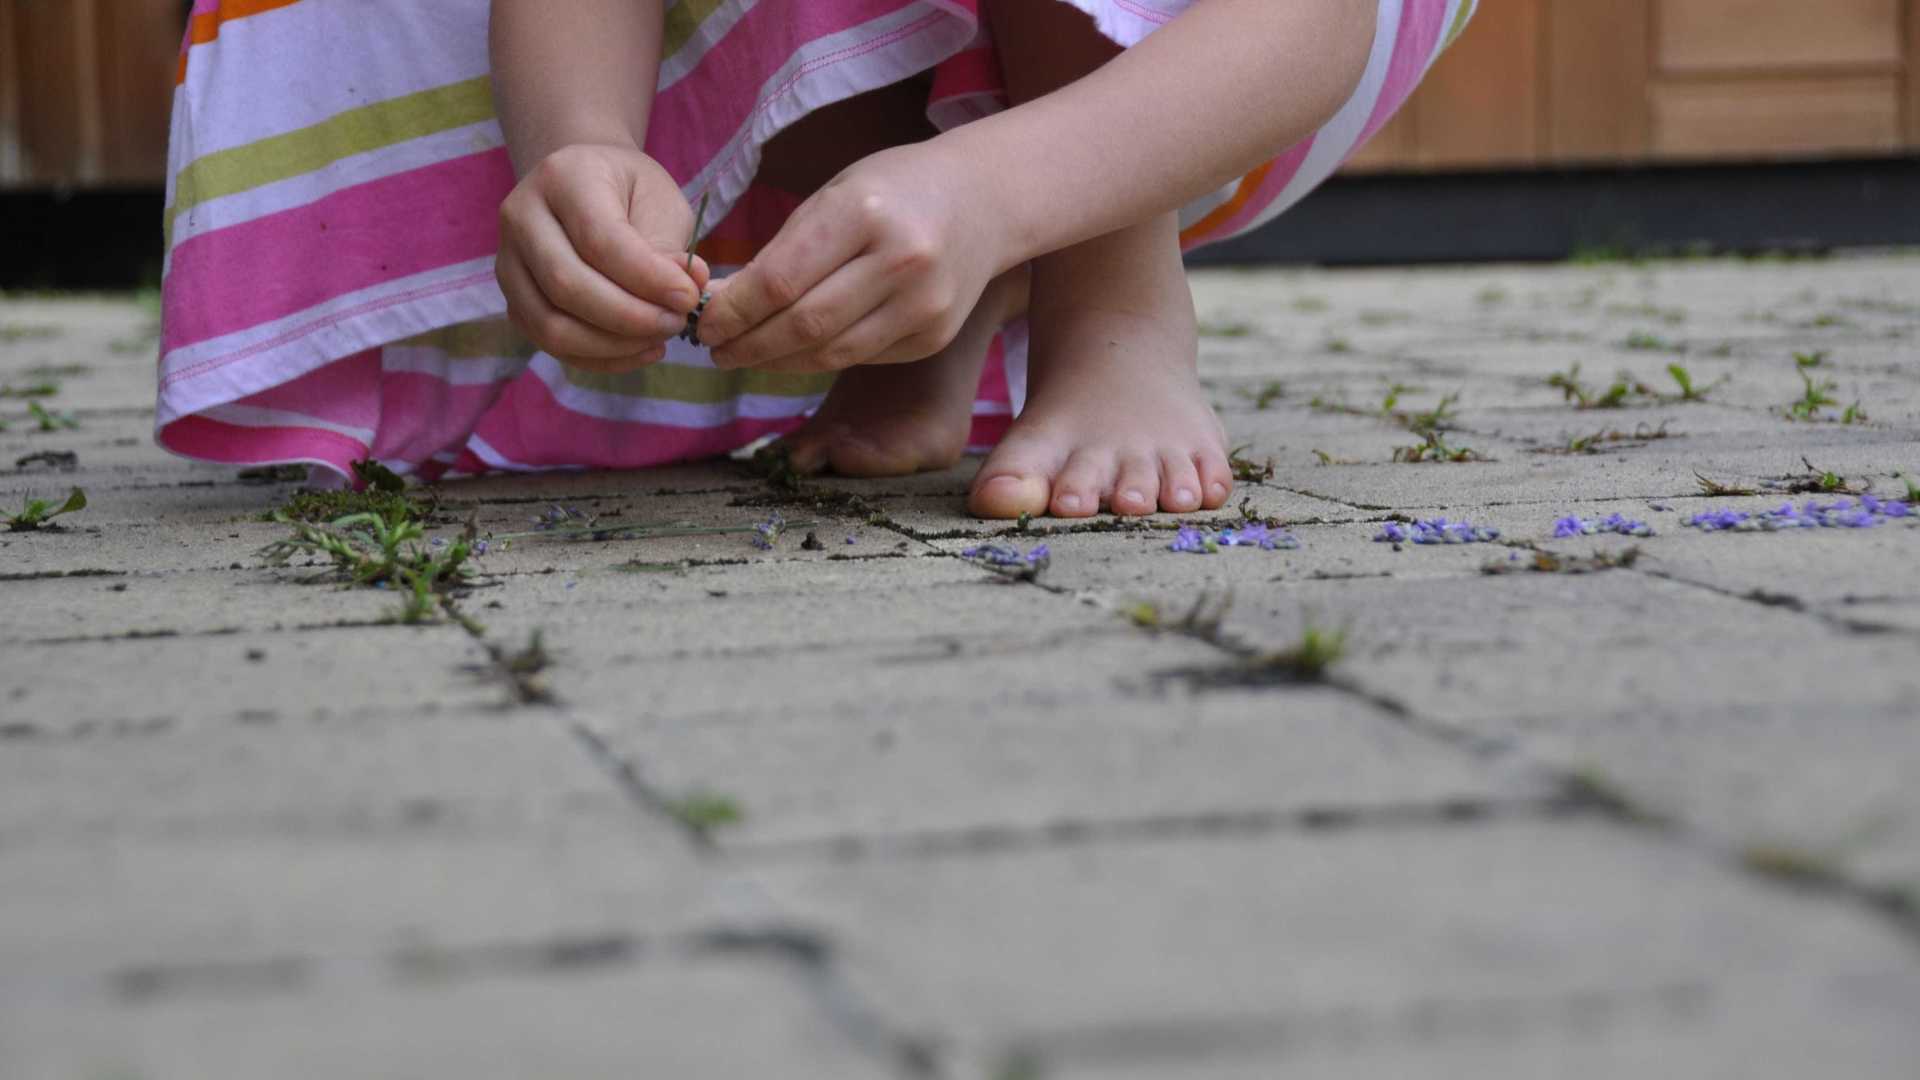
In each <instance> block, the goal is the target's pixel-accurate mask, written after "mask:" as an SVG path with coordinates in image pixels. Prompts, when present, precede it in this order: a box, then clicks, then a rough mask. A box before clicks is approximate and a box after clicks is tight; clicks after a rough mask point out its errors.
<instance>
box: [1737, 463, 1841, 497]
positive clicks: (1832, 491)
mask: <svg viewBox="0 0 1920 1080" xmlns="http://www.w3.org/2000/svg"><path fill="white" fill-rule="evenodd" d="M1800 464H1802V465H1805V466H1806V467H1807V471H1806V472H1804V473H1799V474H1794V473H1789V474H1787V475H1786V476H1782V477H1779V478H1777V479H1773V480H1765V481H1762V482H1761V485H1760V486H1761V487H1763V488H1766V489H1767V490H1768V491H1782V492H1785V493H1787V494H1789V495H1857V494H1859V492H1858V491H1856V490H1855V489H1854V487H1853V485H1851V484H1849V483H1847V478H1846V477H1844V476H1841V475H1840V474H1839V473H1837V472H1834V471H1833V470H1832V469H1822V468H1820V467H1819V466H1818V465H1815V464H1814V463H1813V462H1811V461H1809V460H1807V459H1806V458H1804V457H1803V458H1801V459H1800Z"/></svg>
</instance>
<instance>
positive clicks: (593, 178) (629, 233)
mask: <svg viewBox="0 0 1920 1080" xmlns="http://www.w3.org/2000/svg"><path fill="white" fill-rule="evenodd" d="M693 227H694V222H693V209H692V207H690V206H688V205H687V200H686V197H685V196H683V195H682V194H681V193H680V188H679V185H677V184H675V183H674V182H673V178H672V177H671V176H669V175H668V174H667V171H666V170H665V169H663V168H661V167H660V165H659V164H658V163H657V162H655V161H654V160H653V159H652V158H650V157H648V156H647V155H645V154H643V153H641V152H640V151H638V150H634V149H632V148H631V147H619V146H600V145H575V146H568V147H565V148H563V149H561V150H557V151H555V152H554V153H552V154H550V155H548V156H547V158H546V159H545V160H543V161H541V162H540V164H539V165H538V166H537V167H535V168H534V169H533V170H532V171H531V172H529V173H528V174H527V176H526V179H524V180H522V181H521V182H520V184H519V186H518V187H516V188H514V190H513V193H512V194H511V195H508V196H507V198H506V201H505V202H503V203H502V204H501V206H500V257H499V260H498V262H497V264H496V267H495V272H496V274H497V276H498V277H499V279H500V289H501V291H502V292H504V293H505V294H506V296H507V316H508V317H509V318H510V319H512V320H513V324H514V326H516V327H518V328H519V330H520V332H521V333H523V334H525V335H526V336H527V337H529V338H531V339H532V340H533V343H534V344H535V345H537V346H539V347H540V348H541V349H542V350H544V351H546V352H547V353H550V354H551V355H552V356H553V357H554V358H555V359H557V360H559V361H561V362H562V363H564V364H568V365H570V366H573V367H579V368H584V369H586V370H589V371H598V372H620V371H631V370H633V369H635V368H639V367H644V366H646V365H647V364H651V363H654V362H656V361H658V360H660V359H661V358H662V357H663V356H665V355H666V343H667V342H668V341H670V340H672V338H673V337H674V336H675V335H677V334H679V333H680V331H681V330H682V329H683V328H684V327H685V326H686V321H687V315H688V314H689V313H691V312H692V311H693V309H694V308H695V307H696V306H697V305H698V304H699V302H700V294H701V292H702V291H703V290H705V289H706V287H707V278H708V270H707V264H706V263H705V262H704V261H702V260H701V259H700V258H699V257H697V256H696V257H694V258H693V259H692V260H691V265H689V260H688V259H687V256H686V244H687V237H688V236H689V235H691V233H692V231H693Z"/></svg>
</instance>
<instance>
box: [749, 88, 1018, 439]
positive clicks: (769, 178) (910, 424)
mask: <svg viewBox="0 0 1920 1080" xmlns="http://www.w3.org/2000/svg"><path fill="white" fill-rule="evenodd" d="M927 91H928V87H927V84H926V81H925V80H923V79H909V80H907V81H905V82H901V83H896V84H894V85H893V86H889V87H885V88H883V89H880V90H876V91H873V92H871V93H868V94H862V95H861V96H859V97H856V98H852V99H849V100H847V101H844V102H840V103H838V104H836V105H831V106H828V107H827V108H825V109H822V110H820V111H818V112H815V113H811V114H809V115H808V116H807V117H805V118H804V119H802V120H801V121H800V122H799V123H797V124H795V125H794V126H793V127H791V128H788V129H787V130H786V131H784V132H782V133H781V134H780V135H779V136H778V137H777V138H775V139H774V140H773V141H772V142H770V143H768V144H767V149H766V153H765V155H764V157H763V158H762V160H761V166H760V171H759V174H758V175H757V177H756V180H758V181H760V182H763V183H766V184H768V185H770V186H773V187H776V188H780V189H781V190H784V191H790V192H792V193H794V194H798V195H806V194H811V193H812V192H814V191H815V190H817V189H819V188H820V187H821V186H823V185H824V184H826V183H827V181H829V180H832V179H833V178H834V177H835V176H836V175H838V174H839V172H840V171H841V170H842V169H844V168H845V167H846V166H848V165H851V164H852V163H853V162H855V161H857V160H859V159H861V158H864V157H866V156H868V155H869V154H873V153H876V152H878V151H880V150H884V149H887V148H889V147H894V146H902V145H906V144H908V143H915V142H920V141H922V140H925V139H930V138H932V137H933V136H934V135H935V134H936V131H935V129H934V128H933V126H932V125H931V124H930V123H928V122H927V118H926V107H927ZM1026 299H1027V298H1026V279H1025V277H1024V275H1017V274H1008V275H1007V276H1005V277H1003V278H1001V279H1000V280H998V281H996V282H994V283H993V285H992V286H990V287H989V288H988V289H987V292H986V294H985V295H983V296H982V297H981V298H980V303H979V304H978V305H976V306H975V308H974V311H973V314H972V316H971V317H969V318H968V320H967V323H966V325H965V326H964V327H963V328H962V329H961V331H960V333H959V335H958V336H957V337H955V338H954V340H953V341H952V342H951V343H950V344H948V346H947V347H946V348H945V349H942V350H941V351H940V352H938V353H936V354H934V355H933V356H930V357H928V358H927V359H925V360H921V361H917V362H915V363H911V364H886V365H861V366H859V367H854V368H849V369H847V370H846V371H844V372H842V373H841V374H840V375H839V377H838V378H837V379H835V380H834V384H833V389H832V390H831V391H830V392H829V393H828V394H827V399H826V400H825V401H823V402H822V403H821V405H820V408H819V410H818V411H816V412H815V413H814V414H813V416H812V417H811V418H809V419H808V420H807V422H806V424H805V425H803V426H802V427H801V428H800V429H799V430H797V431H795V432H794V433H792V434H791V435H788V436H787V437H786V438H785V439H783V440H782V441H781V445H782V446H783V447H785V448H786V450H787V452H788V454H789V455H790V456H791V459H792V462H793V465H794V467H795V468H796V469H799V470H800V471H802V472H814V471H818V470H820V469H825V468H831V469H832V470H833V471H835V472H837V473H840V474H842V475H845V476H902V475H906V474H909V473H913V472H918V471H920V470H923V469H944V468H946V467H948V466H950V465H952V464H954V463H955V462H957V461H959V460H960V456H961V454H962V453H964V452H965V451H966V447H967V436H968V434H969V432H970V431H971V430H972V427H973V399H974V395H975V393H976V391H977V390H978V389H979V386H980V371H981V368H982V367H983V366H984V364H985V363H986V358H987V350H988V348H989V347H990V346H991V345H992V343H993V336H994V335H995V334H996V333H998V332H999V330H1000V327H1001V326H1003V325H1005V324H1006V322H1007V321H1008V320H1010V319H1013V318H1016V317H1018V316H1019V314H1020V313H1021V312H1022V311H1024V310H1025V308H1026Z"/></svg>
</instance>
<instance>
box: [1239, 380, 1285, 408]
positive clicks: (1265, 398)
mask: <svg viewBox="0 0 1920 1080" xmlns="http://www.w3.org/2000/svg"><path fill="white" fill-rule="evenodd" d="M1240 396H1241V397H1243V398H1246V399H1247V400H1248V401H1251V402H1253V407H1254V408H1255V409H1257V410H1259V411H1261V412H1265V411H1266V410H1267V407H1268V406H1270V405H1272V404H1273V403H1274V402H1276V401H1278V400H1280V399H1281V398H1283V397H1286V396H1287V391H1286V388H1285V387H1284V386H1282V385H1280V381H1279V380H1278V379H1273V380H1270V381H1268V382H1265V383H1262V384H1261V385H1260V386H1259V387H1258V388H1257V389H1253V390H1249V389H1246V388H1245V387H1242V388H1241V390H1240Z"/></svg>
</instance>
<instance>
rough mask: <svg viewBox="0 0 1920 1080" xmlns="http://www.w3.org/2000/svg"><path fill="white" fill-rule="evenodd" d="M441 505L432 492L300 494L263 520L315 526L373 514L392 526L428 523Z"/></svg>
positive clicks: (270, 511) (268, 512)
mask: <svg viewBox="0 0 1920 1080" xmlns="http://www.w3.org/2000/svg"><path fill="white" fill-rule="evenodd" d="M438 509H439V503H438V501H437V498H436V497H435V496H434V495H432V494H431V493H427V494H425V495H415V494H413V493H409V492H405V491H381V490H378V489H376V488H372V487H369V488H367V489H366V490H364V491H296V492H294V493H293V494H292V495H290V496H288V497H287V501H286V503H285V504H283V505H282V506H281V507H280V508H279V509H278V510H268V511H265V512H264V513H262V514H261V515H260V520H261V521H272V522H278V521H289V522H294V521H301V522H306V523H308V524H313V525H322V524H326V523H327V522H332V521H338V520H340V519H341V518H347V517H357V516H360V515H364V514H372V515H374V516H375V517H378V518H380V519H381V520H382V521H385V522H386V523H387V524H388V525H389V526H398V525H400V524H401V523H402V522H407V521H421V522H425V521H428V520H429V519H431V518H432V517H433V515H434V514H435V513H436V512H437V511H438Z"/></svg>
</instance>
